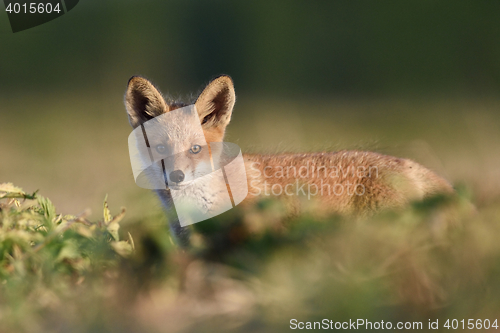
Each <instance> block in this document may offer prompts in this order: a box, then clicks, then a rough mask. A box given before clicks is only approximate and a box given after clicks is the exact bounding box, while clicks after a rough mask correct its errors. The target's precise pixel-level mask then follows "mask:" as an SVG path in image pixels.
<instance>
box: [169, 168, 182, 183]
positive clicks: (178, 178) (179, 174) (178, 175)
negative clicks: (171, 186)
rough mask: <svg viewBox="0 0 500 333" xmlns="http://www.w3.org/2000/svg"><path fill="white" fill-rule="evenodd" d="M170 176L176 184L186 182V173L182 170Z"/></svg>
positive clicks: (173, 172)
mask: <svg viewBox="0 0 500 333" xmlns="http://www.w3.org/2000/svg"><path fill="white" fill-rule="evenodd" d="M168 176H169V177H170V180H171V181H173V182H174V183H180V182H182V181H183V180H184V172H182V170H175V171H172V172H171V173H170V174H169V175H168Z"/></svg>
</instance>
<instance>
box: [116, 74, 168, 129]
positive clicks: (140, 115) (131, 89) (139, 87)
mask: <svg viewBox="0 0 500 333" xmlns="http://www.w3.org/2000/svg"><path fill="white" fill-rule="evenodd" d="M125 107H126V109H127V113H128V118H129V122H130V125H132V127H133V128H136V127H137V126H139V125H141V124H142V123H144V122H146V121H148V120H150V119H153V118H154V117H156V116H159V115H161V114H163V113H165V112H167V111H168V106H167V104H166V103H165V100H164V99H163V97H162V95H161V93H160V92H159V91H158V89H156V88H155V86H154V85H153V84H152V83H151V82H149V81H148V80H146V79H145V78H143V77H140V76H132V77H131V78H130V80H129V81H128V87H127V93H126V94H125Z"/></svg>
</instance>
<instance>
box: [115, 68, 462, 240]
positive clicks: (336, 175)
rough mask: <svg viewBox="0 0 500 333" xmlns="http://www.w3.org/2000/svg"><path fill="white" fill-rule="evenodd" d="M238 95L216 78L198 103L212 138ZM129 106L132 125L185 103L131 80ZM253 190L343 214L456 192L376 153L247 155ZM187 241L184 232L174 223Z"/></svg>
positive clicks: (166, 197) (220, 133)
mask: <svg viewBox="0 0 500 333" xmlns="http://www.w3.org/2000/svg"><path fill="white" fill-rule="evenodd" d="M235 100H236V97H235V92H234V87H233V82H232V80H231V78H230V77H229V76H225V75H223V76H219V77H217V78H215V79H214V80H212V81H211V82H210V83H209V84H208V85H207V87H206V88H205V89H204V90H203V92H202V93H201V94H200V95H199V96H198V98H197V100H196V102H195V105H196V108H197V110H198V113H199V116H200V121H201V123H202V128H203V131H204V134H205V138H206V141H207V142H221V141H223V138H224V133H225V130H226V127H227V125H228V124H229V122H230V119H231V115H232V111H233V107H234V103H235ZM125 104H126V108H127V112H128V115H129V121H130V124H131V125H132V127H134V128H135V127H137V126H139V125H140V124H142V123H143V122H145V121H147V120H149V119H152V118H153V117H156V116H158V115H160V114H163V113H165V112H169V111H172V110H175V109H177V108H179V107H183V106H185V105H186V104H183V103H178V102H172V101H170V100H168V99H165V98H164V97H163V96H162V95H161V93H160V92H159V91H158V89H156V88H155V87H154V86H153V85H152V84H151V83H150V82H149V81H148V80H146V79H144V78H141V77H133V78H131V79H130V81H129V85H128V89H127V93H126V96H125ZM244 159H245V167H246V171H247V178H248V185H249V194H248V197H247V199H246V200H245V201H250V200H252V199H254V198H257V197H261V196H265V195H277V196H282V197H283V196H286V195H290V193H293V195H305V196H308V197H311V196H313V197H314V198H315V199H316V200H318V202H320V203H321V207H322V209H325V210H327V211H332V212H339V213H355V214H357V213H365V212H372V211H376V210H379V209H383V208H396V207H402V206H404V205H406V204H407V203H408V202H410V201H413V200H420V199H424V198H426V197H429V196H432V195H435V194H439V193H443V194H447V193H452V192H453V189H452V187H451V185H450V184H449V183H448V182H447V181H446V180H444V179H443V178H441V177H439V176H438V175H436V174H435V173H434V172H432V171H430V170H429V169H427V168H425V167H423V166H421V165H420V164H418V163H416V162H414V161H411V160H408V159H404V158H397V157H392V156H387V155H382V154H378V153H374V152H362V151H339V152H324V153H303V154H278V155H248V154H244ZM157 194H158V195H159V197H160V199H161V200H162V202H163V204H164V206H165V208H166V209H167V211H168V210H172V200H171V197H170V194H169V193H168V191H165V190H159V191H157ZM171 227H172V229H173V231H174V233H175V234H176V235H177V236H178V237H179V238H180V239H181V240H182V239H184V238H186V237H187V236H186V235H184V233H185V231H184V230H183V229H185V228H181V227H180V226H178V225H177V226H176V225H175V223H174V225H173V226H171Z"/></svg>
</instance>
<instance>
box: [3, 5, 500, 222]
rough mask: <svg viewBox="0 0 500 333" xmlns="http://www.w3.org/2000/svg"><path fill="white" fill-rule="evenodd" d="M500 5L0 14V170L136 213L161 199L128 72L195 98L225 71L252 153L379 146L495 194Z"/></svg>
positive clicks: (79, 203) (64, 199) (235, 124)
mask: <svg viewBox="0 0 500 333" xmlns="http://www.w3.org/2000/svg"><path fill="white" fill-rule="evenodd" d="M499 14H500V3H499V2H497V1H479V2H477V1H462V2H456V1H452V0H445V1H438V2H436V1H413V0H412V1H404V2H401V1H383V2H373V1H329V2H321V1H312V2H311V1H307V2H306V1H284V0H282V1H279V0H278V1H272V2H269V1H263V0H256V1H246V2H236V1H221V0H217V1H147V0H144V1H118V0H116V1H113V0H110V1H82V2H80V3H79V4H78V6H77V7H76V8H75V10H73V11H71V12H69V13H68V14H66V15H64V16H62V17H60V18H58V19H56V20H54V21H51V22H49V23H46V24H44V25H41V26H38V27H36V28H33V29H29V30H26V31H23V32H20V33H16V34H13V33H12V32H11V30H10V27H9V22H8V19H7V15H6V14H2V15H0V38H1V42H0V50H1V55H2V57H1V62H0V133H1V135H2V140H1V141H0V154H1V160H0V161H1V162H0V178H1V180H2V181H10V182H14V183H16V184H17V185H19V186H21V187H23V188H24V189H25V190H27V191H31V190H33V191H34V190H36V189H41V190H43V193H44V194H45V195H47V196H49V197H51V198H52V199H53V201H54V202H55V204H56V206H57V207H59V209H61V210H62V211H63V212H69V211H72V212H76V211H80V210H82V209H84V208H86V207H91V208H96V207H100V202H101V200H102V198H103V197H104V195H105V194H106V193H108V194H109V200H110V202H111V204H112V205H118V206H119V205H125V206H127V207H128V209H129V212H128V214H129V216H141V215H142V214H144V212H148V211H151V209H157V205H156V201H155V199H153V196H151V195H150V194H149V193H148V191H146V190H143V189H140V188H138V187H136V186H135V184H134V181H133V177H132V173H131V168H130V162H129V160H128V151H127V136H128V134H129V132H130V128H129V125H128V122H127V117H126V114H125V110H124V107H123V94H124V92H125V88H126V84H127V80H128V79H129V77H131V76H132V75H143V76H145V77H147V78H149V79H151V80H152V81H153V82H154V83H155V84H156V85H157V86H158V87H159V88H160V89H161V90H162V92H163V93H165V94H170V95H173V96H174V97H180V98H182V97H185V96H189V94H196V93H197V92H199V90H200V89H202V88H203V87H204V85H205V84H206V83H207V82H208V81H209V80H210V79H211V78H212V77H213V76H215V75H218V74H221V73H225V74H229V75H231V76H232V77H233V79H234V82H235V87H236V92H237V97H238V101H237V104H236V108H235V111H234V115H233V120H232V124H231V126H230V127H229V129H228V136H227V140H228V141H232V142H235V143H237V144H239V145H240V146H241V147H242V148H243V149H244V151H247V152H248V151H253V152H261V151H268V152H269V151H270V152H275V151H298V150H315V151H319V150H338V149H345V148H356V149H369V150H376V151H380V152H383V153H390V154H394V155H398V156H404V157H410V158H414V159H416V160H417V161H419V162H421V163H423V164H425V165H427V166H429V167H431V168H433V169H434V170H436V171H437V172H438V173H441V174H442V175H443V176H445V177H447V178H448V179H450V180H451V181H453V182H465V183H468V184H469V185H471V186H475V187H478V186H479V187H481V186H482V187H481V193H488V194H489V193H490V192H492V191H493V192H495V191H497V189H498V188H499V187H498V179H500V177H499V176H500V171H499V168H498V167H497V165H498V159H499V157H498V156H499V154H498V153H499V149H500V147H499V143H498V142H499V140H498V139H499V134H498V128H500V126H499V125H500V115H499V106H500V100H499V91H500V61H499V60H498V59H500V43H499V42H498V41H499V40H500V25H499V24H498V17H499ZM69 192H70V193H71V195H69V194H68V193H69ZM478 195H482V194H480V193H478Z"/></svg>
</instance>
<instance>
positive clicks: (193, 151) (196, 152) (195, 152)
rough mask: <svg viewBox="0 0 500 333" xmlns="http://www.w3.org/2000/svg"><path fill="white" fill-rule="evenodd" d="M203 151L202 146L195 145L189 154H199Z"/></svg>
mask: <svg viewBox="0 0 500 333" xmlns="http://www.w3.org/2000/svg"><path fill="white" fill-rule="evenodd" d="M200 151H201V146H200V145H194V146H192V147H191V149H189V152H190V153H191V154H198V153H199V152H200Z"/></svg>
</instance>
